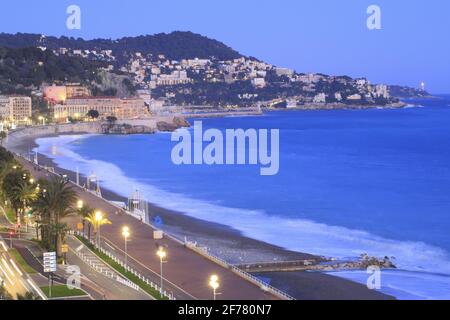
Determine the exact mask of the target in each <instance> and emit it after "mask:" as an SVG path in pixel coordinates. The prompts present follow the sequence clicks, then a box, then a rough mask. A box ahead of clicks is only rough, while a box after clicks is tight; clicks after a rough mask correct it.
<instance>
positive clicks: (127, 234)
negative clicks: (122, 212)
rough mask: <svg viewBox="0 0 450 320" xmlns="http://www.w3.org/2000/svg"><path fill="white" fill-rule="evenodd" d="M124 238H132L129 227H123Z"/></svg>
mask: <svg viewBox="0 0 450 320" xmlns="http://www.w3.org/2000/svg"><path fill="white" fill-rule="evenodd" d="M122 236H123V237H124V238H125V239H127V238H128V237H129V236H130V228H128V227H126V226H125V227H123V228H122Z"/></svg>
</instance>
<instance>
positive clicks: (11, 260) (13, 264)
mask: <svg viewBox="0 0 450 320" xmlns="http://www.w3.org/2000/svg"><path fill="white" fill-rule="evenodd" d="M9 262H11V264H12V266H13V267H14V269H16V271H17V273H18V274H20V276H21V277H22V276H23V273H22V271H20V269H19V268H18V267H17V265H16V264H15V262H14V261H13V259H9Z"/></svg>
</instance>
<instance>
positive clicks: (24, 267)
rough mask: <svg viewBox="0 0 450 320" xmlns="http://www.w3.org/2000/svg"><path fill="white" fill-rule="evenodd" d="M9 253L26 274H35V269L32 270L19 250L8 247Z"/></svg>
mask: <svg viewBox="0 0 450 320" xmlns="http://www.w3.org/2000/svg"><path fill="white" fill-rule="evenodd" d="M9 254H10V255H11V256H12V257H13V259H14V260H15V261H16V262H17V263H18V264H19V266H20V267H21V268H22V270H23V271H25V272H26V273H28V274H35V273H37V271H36V270H34V269H33V268H32V267H31V266H30V265H29V264H28V263H27V262H26V261H25V259H24V258H23V257H22V255H21V254H20V252H19V251H17V250H16V249H9Z"/></svg>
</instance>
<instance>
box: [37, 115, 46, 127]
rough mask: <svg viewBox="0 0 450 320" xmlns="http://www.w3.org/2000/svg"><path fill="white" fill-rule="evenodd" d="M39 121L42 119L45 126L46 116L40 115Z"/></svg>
mask: <svg viewBox="0 0 450 320" xmlns="http://www.w3.org/2000/svg"><path fill="white" fill-rule="evenodd" d="M38 119H39V121H42V125H43V126H45V118H44V117H43V116H39V118H38Z"/></svg>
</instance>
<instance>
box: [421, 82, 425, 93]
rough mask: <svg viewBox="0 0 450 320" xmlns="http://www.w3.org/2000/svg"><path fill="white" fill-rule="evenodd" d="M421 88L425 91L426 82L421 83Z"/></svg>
mask: <svg viewBox="0 0 450 320" xmlns="http://www.w3.org/2000/svg"><path fill="white" fill-rule="evenodd" d="M420 90H422V91H425V82H423V81H422V82H421V83H420Z"/></svg>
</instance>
